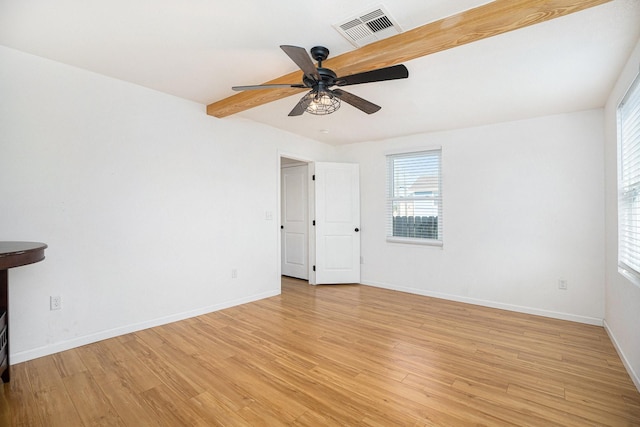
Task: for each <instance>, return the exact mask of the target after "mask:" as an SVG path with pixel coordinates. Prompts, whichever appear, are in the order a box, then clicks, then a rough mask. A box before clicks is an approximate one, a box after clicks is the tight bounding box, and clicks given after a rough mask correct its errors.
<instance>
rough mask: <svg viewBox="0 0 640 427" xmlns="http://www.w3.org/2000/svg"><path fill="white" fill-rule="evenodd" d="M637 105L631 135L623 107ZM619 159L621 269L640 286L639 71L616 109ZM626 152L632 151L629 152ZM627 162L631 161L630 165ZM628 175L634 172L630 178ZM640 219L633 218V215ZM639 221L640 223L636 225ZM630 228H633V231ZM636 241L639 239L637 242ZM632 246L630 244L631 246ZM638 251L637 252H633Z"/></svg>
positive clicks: (619, 251)
mask: <svg viewBox="0 0 640 427" xmlns="http://www.w3.org/2000/svg"><path fill="white" fill-rule="evenodd" d="M627 105H631V106H635V110H634V111H632V112H633V114H632V115H631V117H628V119H630V120H632V126H633V127H635V129H634V131H632V133H631V135H627V134H625V133H624V131H625V129H627V127H626V126H625V123H623V117H622V116H623V114H622V110H623V108H624V107H625V106H627ZM616 129H617V158H618V174H617V175H618V182H617V191H618V230H617V231H618V235H617V239H618V241H617V244H618V259H617V261H618V272H619V273H620V274H622V275H623V276H624V277H626V278H627V279H628V280H629V281H631V282H632V283H633V284H635V285H636V286H638V287H640V238H639V239H633V237H632V236H631V235H632V234H634V231H635V232H640V162H639V160H640V155H638V154H637V153H638V150H640V74H638V75H636V77H635V78H634V79H633V82H632V83H631V85H630V86H629V89H628V90H627V92H626V93H625V95H624V96H623V98H622V100H621V101H620V103H619V104H618V106H617V108H616ZM627 153H630V154H629V155H627ZM627 163H629V164H631V166H630V168H631V169H629V167H628V166H627ZM628 175H633V176H632V177H631V178H629V177H628ZM634 216H635V217H636V218H637V219H633V217H634ZM634 223H637V224H634ZM630 228H631V230H630ZM634 240H637V241H634ZM629 245H630V246H631V247H629ZM634 253H635V255H634Z"/></svg>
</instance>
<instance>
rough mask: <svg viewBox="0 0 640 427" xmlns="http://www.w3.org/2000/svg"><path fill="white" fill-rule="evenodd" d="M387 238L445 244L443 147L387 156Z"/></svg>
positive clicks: (390, 239)
mask: <svg viewBox="0 0 640 427" xmlns="http://www.w3.org/2000/svg"><path fill="white" fill-rule="evenodd" d="M387 240H389V241H401V242H409V243H426V244H442V177H441V150H439V149H438V150H429V151H420V152H414V153H402V154H393V155H389V156H387Z"/></svg>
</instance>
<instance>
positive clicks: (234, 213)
mask: <svg viewBox="0 0 640 427" xmlns="http://www.w3.org/2000/svg"><path fill="white" fill-rule="evenodd" d="M0 64H2V65H1V66H0V240H28V241H42V242H45V243H47V244H48V245H49V248H48V249H47V250H46V252H45V254H46V259H45V260H44V261H43V262H41V263H38V264H34V265H30V266H26V267H19V268H15V269H12V270H10V272H9V283H10V309H11V312H10V321H11V356H12V363H17V362H20V361H24V360H28V359H31V358H34V357H38V356H41V355H45V354H50V353H54V352H57V351H60V350H64V349H67V348H71V347H74V346H77V345H82V344H85V343H88V342H92V341H96V340H99V339H103V338H107V337H110V336H114V335H119V334H122V333H126V332H129V331H132V330H136V329H140V328H144V327H148V326H152V325H157V324H161V323H165V322H169V321H173V320H177V319H181V318H184V317H189V316H193V315H197V314H200V313H204V312H208V311H212V310H215V309H218V308H222V307H226V306H230V305H234V304H239V303H242V302H246V301H251V300H254V299H258V298H262V297H266V296H271V295H275V294H277V293H279V292H280V277H279V276H278V273H279V265H278V252H277V249H278V239H279V235H280V234H279V224H277V223H276V222H277V217H278V216H277V212H278V210H279V206H278V199H277V194H278V186H279V169H278V167H279V163H278V157H279V154H278V153H279V152H281V151H284V152H287V153H291V154H294V155H298V156H300V157H303V158H310V159H317V160H332V157H331V154H332V153H333V152H334V149H333V148H332V147H330V146H327V145H324V144H320V143H317V142H313V141H308V140H302V139H301V138H300V137H297V136H294V135H291V134H286V133H283V132H280V131H276V130H273V129H270V128H268V127H265V126H261V125H256V124H252V123H250V122H247V121H242V120H238V119H223V120H220V119H215V118H213V117H209V116H207V115H206V114H205V109H204V106H202V105H198V104H195V103H191V102H188V101H184V100H181V99H178V98H175V97H171V96H168V95H165V94H161V93H159V92H155V91H151V90H148V89H145V88H142V87H139V86H135V85H132V84H128V83H125V82H122V81H118V80H114V79H110V78H106V77H103V76H100V75H97V74H93V73H89V72H86V71H84V70H80V69H76V68H72V67H69V66H66V65H62V64H59V63H55V62H52V61H49V60H45V59H41V58H38V57H35V56H31V55H27V54H24V53H21V52H18V51H14V50H10V49H6V48H3V47H0ZM267 212H271V213H272V214H273V219H272V220H270V221H269V220H267V219H266V217H267V215H266V213H267ZM233 268H235V269H237V270H238V277H237V278H236V279H232V278H231V270H232V269H233ZM50 295H61V296H62V305H63V308H62V310H60V311H50V310H49V296H50Z"/></svg>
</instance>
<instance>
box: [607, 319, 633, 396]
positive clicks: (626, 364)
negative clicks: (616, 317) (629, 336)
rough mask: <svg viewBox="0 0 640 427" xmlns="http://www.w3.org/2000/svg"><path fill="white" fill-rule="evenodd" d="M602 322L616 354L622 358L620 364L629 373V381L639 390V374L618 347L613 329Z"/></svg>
mask: <svg viewBox="0 0 640 427" xmlns="http://www.w3.org/2000/svg"><path fill="white" fill-rule="evenodd" d="M603 323H604V330H605V331H607V335H609V339H610V340H611V342H612V343H613V346H614V347H615V349H616V351H617V352H618V356H620V360H622V364H623V365H624V367H625V369H626V370H627V372H628V373H629V376H630V377H631V381H633V384H634V385H635V386H636V388H637V389H638V391H640V376H638V374H637V373H636V371H634V370H633V366H631V363H629V359H627V357H626V355H625V354H624V351H622V347H620V344H619V343H618V340H617V339H616V336H615V335H614V334H613V331H612V330H611V328H610V327H609V324H608V323H607V321H606V320H604V321H603Z"/></svg>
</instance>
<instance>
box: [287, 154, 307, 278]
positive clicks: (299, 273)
mask: <svg viewBox="0 0 640 427" xmlns="http://www.w3.org/2000/svg"><path fill="white" fill-rule="evenodd" d="M280 202H281V206H280V221H281V222H280V247H281V253H280V265H281V274H282V275H283V276H288V277H294V278H297V279H303V280H309V164H308V163H307V162H304V161H301V160H296V159H292V158H288V157H281V158H280Z"/></svg>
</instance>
